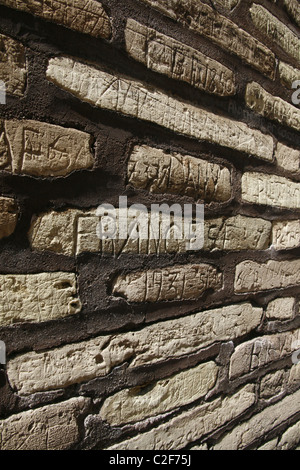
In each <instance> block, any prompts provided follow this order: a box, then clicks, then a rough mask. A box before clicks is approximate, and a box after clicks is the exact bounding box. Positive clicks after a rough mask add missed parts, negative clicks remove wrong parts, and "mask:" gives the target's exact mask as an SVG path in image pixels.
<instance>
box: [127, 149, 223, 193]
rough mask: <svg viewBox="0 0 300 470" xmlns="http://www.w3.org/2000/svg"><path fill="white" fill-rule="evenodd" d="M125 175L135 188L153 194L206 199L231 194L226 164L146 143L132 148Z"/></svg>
mask: <svg viewBox="0 0 300 470" xmlns="http://www.w3.org/2000/svg"><path fill="white" fill-rule="evenodd" d="M127 176H128V182H129V183H130V184H132V186H134V187H135V188H138V189H146V190H148V191H151V192H153V193H170V194H178V195H183V196H190V197H193V198H195V199H197V200H199V199H200V200H203V201H206V202H211V201H216V202H217V201H219V202H225V201H228V200H229V199H230V197H231V174H230V171H229V170H228V169H227V168H226V167H223V166H220V165H216V164H213V163H210V162H208V161H206V160H202V159H198V158H195V157H191V156H189V155H180V154H178V153H170V154H168V153H166V152H164V151H163V150H161V149H156V148H153V147H148V146H147V145H142V146H136V147H135V148H134V149H133V151H132V153H131V155H130V158H129V160H128V171H127Z"/></svg>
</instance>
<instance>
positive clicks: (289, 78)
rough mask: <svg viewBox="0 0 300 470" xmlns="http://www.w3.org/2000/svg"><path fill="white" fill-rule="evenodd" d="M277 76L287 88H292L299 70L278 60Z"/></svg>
mask: <svg viewBox="0 0 300 470" xmlns="http://www.w3.org/2000/svg"><path fill="white" fill-rule="evenodd" d="M278 70H279V76H280V80H281V83H282V84H283V85H285V86H286V87H287V88H289V89H291V90H292V89H293V87H292V85H293V82H295V81H296V80H300V70H299V69H295V68H294V67H292V66H291V65H289V64H286V63H285V62H279V64H278Z"/></svg>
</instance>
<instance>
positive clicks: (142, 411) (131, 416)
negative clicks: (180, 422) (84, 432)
mask: <svg viewBox="0 0 300 470" xmlns="http://www.w3.org/2000/svg"><path fill="white" fill-rule="evenodd" d="M217 375H218V367H217V366H216V364H215V363H214V362H208V363H206V364H200V365H199V366H197V367H194V368H192V369H188V370H185V371H183V372H179V373H178V374H175V375H173V376H172V377H170V378H168V379H164V380H160V381H158V382H155V383H153V384H149V385H148V386H145V387H135V388H132V389H125V390H122V391H121V392H118V393H116V394H114V395H112V396H111V397H109V398H107V399H106V400H105V401H104V403H103V405H102V408H101V410H100V416H101V418H102V419H103V420H104V421H108V423H109V424H110V425H112V426H119V425H121V424H125V423H134V422H137V421H141V420H143V419H145V418H147V417H149V416H155V415H158V414H161V413H166V412H167V411H170V410H172V409H175V408H178V407H180V406H183V405H188V404H190V403H192V402H193V401H196V400H198V399H200V398H201V397H203V396H204V395H205V394H206V393H207V392H208V391H209V390H210V389H211V388H212V387H213V386H214V385H215V382H216V378H217Z"/></svg>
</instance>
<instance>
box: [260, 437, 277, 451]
mask: <svg viewBox="0 0 300 470" xmlns="http://www.w3.org/2000/svg"><path fill="white" fill-rule="evenodd" d="M277 443H278V439H277V437H276V438H275V439H272V441H269V442H266V444H264V445H262V446H261V447H259V448H258V449H257V450H277Z"/></svg>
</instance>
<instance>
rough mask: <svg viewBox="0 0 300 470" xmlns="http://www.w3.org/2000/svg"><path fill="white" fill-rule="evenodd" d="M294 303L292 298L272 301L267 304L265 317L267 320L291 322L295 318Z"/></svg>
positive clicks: (294, 300)
mask: <svg viewBox="0 0 300 470" xmlns="http://www.w3.org/2000/svg"><path fill="white" fill-rule="evenodd" d="M295 302H296V299H295V298H293V297H283V298H279V299H275V300H273V301H272V302H270V303H269V304H268V307H267V310H266V317H267V318H268V320H291V319H292V318H294V316H295Z"/></svg>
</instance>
